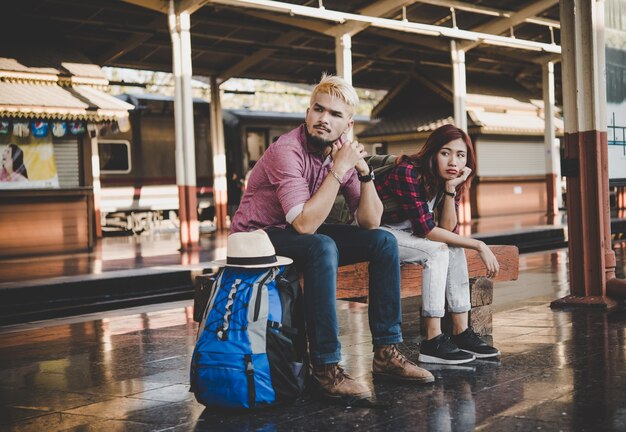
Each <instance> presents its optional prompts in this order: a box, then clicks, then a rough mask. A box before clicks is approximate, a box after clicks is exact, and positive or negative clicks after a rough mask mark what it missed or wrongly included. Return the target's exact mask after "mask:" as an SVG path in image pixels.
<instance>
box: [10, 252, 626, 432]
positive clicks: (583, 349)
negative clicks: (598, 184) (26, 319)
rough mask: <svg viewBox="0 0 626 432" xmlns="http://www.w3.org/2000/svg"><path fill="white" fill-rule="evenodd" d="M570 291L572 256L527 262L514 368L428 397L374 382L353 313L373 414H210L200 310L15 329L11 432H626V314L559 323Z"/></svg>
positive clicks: (507, 307) (515, 287)
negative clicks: (193, 366) (198, 375)
mask: <svg viewBox="0 0 626 432" xmlns="http://www.w3.org/2000/svg"><path fill="white" fill-rule="evenodd" d="M616 251H617V253H618V262H620V268H619V271H620V272H621V273H622V276H623V271H624V268H623V267H624V262H625V260H624V249H623V248H617V249H616ZM566 286H567V253H566V251H564V250H561V251H557V252H542V253H534V254H524V255H522V257H521V274H520V279H519V280H518V281H514V282H507V283H499V284H496V288H495V293H494V305H495V309H496V310H497V312H496V313H495V314H494V334H493V340H494V343H495V344H496V345H497V346H498V347H499V348H500V350H501V351H502V357H501V359H500V360H499V361H475V362H473V363H470V364H468V365H463V366H448V367H445V366H437V367H434V366H427V367H429V368H430V369H431V370H432V372H433V373H434V374H435V375H436V377H437V380H436V382H435V383H434V384H431V385H426V386H416V385H406V384H404V385H399V384H392V383H388V382H378V381H373V380H372V377H371V373H370V368H371V360H372V352H371V344H370V336H369V330H368V325H367V305H364V304H359V303H349V302H340V303H339V304H338V311H339V316H340V333H341V341H342V344H343V353H344V362H345V365H346V368H347V370H348V371H349V372H351V373H352V375H354V376H356V377H358V378H360V379H363V380H364V381H365V382H367V383H368V385H370V386H371V388H372V389H373V390H374V393H375V399H374V400H373V401H372V404H371V406H346V405H332V404H329V403H327V402H326V401H320V400H317V399H311V400H308V401H305V402H304V403H302V404H299V405H296V406H290V407H284V408H276V409H272V410H265V411H259V412H255V413H248V414H228V413H224V412H220V411H218V412H216V411H210V410H205V409H204V407H203V406H201V405H199V404H198V403H197V402H196V401H195V400H194V399H193V396H192V395H191V394H190V393H188V391H187V390H188V370H189V362H190V356H191V352H192V350H193V346H194V340H195V334H196V330H197V325H196V323H194V322H193V320H192V307H191V302H190V301H183V302H177V303H170V304H163V305H152V306H143V307H138V308H135V309H127V310H118V311H110V312H103V313H98V314H93V315H87V316H81V317H74V318H67V319H57V320H54V321H49V322H40V323H30V324H24V325H17V326H7V327H2V328H0V395H1V396H0V430H3V431H4V430H7V431H62V430H70V431H107V432H111V431H159V430H172V431H263V432H266V431H294V430H303V431H304V430H306V431H317V430H319V431H331V430H353V429H360V430H389V431H413V430H428V431H472V430H481V431H516V430H520V431H530V430H533V431H535V430H544V431H545V430H547V431H558V430H562V431H624V430H626V313H625V312H624V311H623V310H618V311H614V312H611V313H606V312H601V311H597V310H588V309H584V310H571V311H553V310H551V309H550V308H549V301H550V300H551V299H554V298H557V297H560V296H561V295H563V294H565V293H566ZM413 315H414V314H413ZM406 324H407V326H406V328H407V331H406V332H405V339H406V345H405V347H404V349H405V350H406V352H408V353H412V355H415V349H416V343H417V342H418V341H419V339H418V337H417V336H416V335H415V334H414V331H412V330H408V328H409V327H410V328H411V329H414V328H415V326H414V325H412V326H411V325H410V324H414V323H406Z"/></svg>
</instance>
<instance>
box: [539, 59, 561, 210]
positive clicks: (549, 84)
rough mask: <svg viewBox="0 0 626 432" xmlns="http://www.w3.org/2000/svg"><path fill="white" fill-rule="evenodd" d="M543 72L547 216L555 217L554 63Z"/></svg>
mask: <svg viewBox="0 0 626 432" xmlns="http://www.w3.org/2000/svg"><path fill="white" fill-rule="evenodd" d="M542 72H543V106H544V108H543V117H544V121H545V130H544V143H545V150H546V154H545V155H546V189H547V195H546V196H547V201H548V210H547V215H548V216H549V217H550V216H556V214H557V213H558V211H559V207H560V206H561V204H562V198H561V194H560V191H561V167H560V157H561V152H560V147H559V141H558V140H557V139H556V133H555V129H554V100H555V99H554V63H553V62H547V63H545V64H544V65H543V66H542Z"/></svg>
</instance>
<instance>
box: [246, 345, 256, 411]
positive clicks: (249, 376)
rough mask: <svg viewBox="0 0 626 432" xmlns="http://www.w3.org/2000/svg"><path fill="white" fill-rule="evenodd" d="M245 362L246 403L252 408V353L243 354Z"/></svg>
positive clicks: (253, 395) (254, 391) (253, 400)
mask: <svg viewBox="0 0 626 432" xmlns="http://www.w3.org/2000/svg"><path fill="white" fill-rule="evenodd" d="M243 359H244V361H245V362H246V378H247V381H248V405H249V406H250V408H254V405H255V402H256V388H255V387H254V364H253V363H252V355H250V354H245V355H244V356H243Z"/></svg>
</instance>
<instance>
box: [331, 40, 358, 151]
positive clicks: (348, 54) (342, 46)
mask: <svg viewBox="0 0 626 432" xmlns="http://www.w3.org/2000/svg"><path fill="white" fill-rule="evenodd" d="M335 68H336V69H337V75H339V76H340V77H342V78H343V79H344V80H346V82H347V83H348V84H350V85H352V36H350V35H349V34H348V33H346V34H342V35H341V36H337V37H336V38H335ZM347 138H348V140H349V141H352V140H353V139H354V130H350V133H349V134H348V137H347Z"/></svg>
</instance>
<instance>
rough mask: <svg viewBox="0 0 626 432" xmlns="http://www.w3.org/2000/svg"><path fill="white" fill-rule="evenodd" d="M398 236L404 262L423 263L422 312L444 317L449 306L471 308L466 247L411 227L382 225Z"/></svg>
mask: <svg viewBox="0 0 626 432" xmlns="http://www.w3.org/2000/svg"><path fill="white" fill-rule="evenodd" d="M381 228H382V229H384V230H387V231H389V232H390V233H392V234H393V235H394V236H395V237H396V239H397V240H398V249H399V252H400V262H401V263H402V264H405V263H407V264H408V263H411V264H421V265H422V266H423V267H424V271H423V273H422V315H423V316H425V317H439V318H441V317H443V316H444V314H445V312H446V300H447V302H448V309H449V310H450V311H451V312H454V313H462V312H467V311H469V310H470V309H471V303H470V292H469V276H468V273H467V260H466V259H465V250H463V248H460V247H455V246H448V245H447V244H445V243H441V242H436V241H431V240H428V239H427V238H422V237H416V236H414V235H413V234H412V233H411V232H410V231H404V230H399V229H395V228H391V227H388V226H384V225H383V226H382V227H381Z"/></svg>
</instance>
